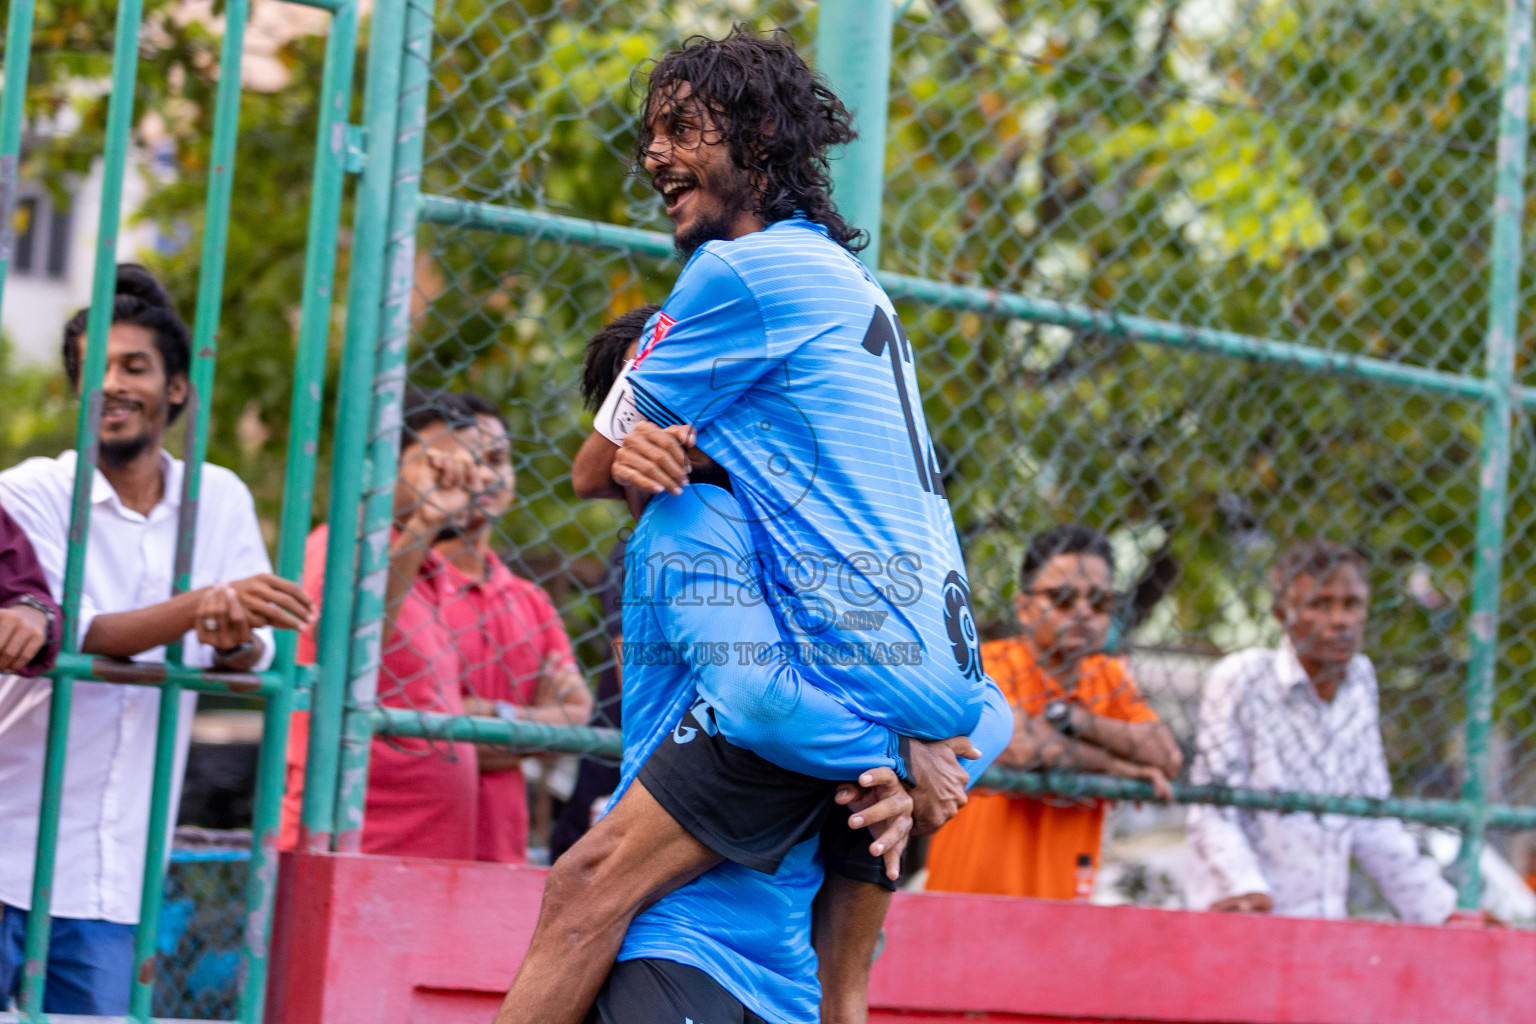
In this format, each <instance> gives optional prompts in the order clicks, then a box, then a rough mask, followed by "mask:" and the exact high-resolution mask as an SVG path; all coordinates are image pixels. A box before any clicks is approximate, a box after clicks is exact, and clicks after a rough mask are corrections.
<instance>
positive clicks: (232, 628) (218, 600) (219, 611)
mask: <svg viewBox="0 0 1536 1024" xmlns="http://www.w3.org/2000/svg"><path fill="white" fill-rule="evenodd" d="M196 614H197V639H198V641H199V642H200V643H205V644H207V645H208V646H209V647H212V648H213V649H214V650H216V651H227V650H229V649H230V648H232V647H239V646H240V645H241V644H244V643H248V642H249V641H250V639H251V630H252V628H253V627H252V625H251V617H250V616H249V615H248V614H246V610H245V605H244V604H242V603H241V601H240V597H239V595H237V594H236V593H235V588H234V587H233V586H231V585H230V584H228V583H215V584H214V585H213V586H211V587H204V588H203V589H202V590H201V591H199V592H198V599H197V613H196Z"/></svg>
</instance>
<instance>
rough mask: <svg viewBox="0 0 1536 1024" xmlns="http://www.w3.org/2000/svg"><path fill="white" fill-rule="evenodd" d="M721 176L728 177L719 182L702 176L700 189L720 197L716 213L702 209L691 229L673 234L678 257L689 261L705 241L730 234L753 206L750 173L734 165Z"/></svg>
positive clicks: (673, 243)
mask: <svg viewBox="0 0 1536 1024" xmlns="http://www.w3.org/2000/svg"><path fill="white" fill-rule="evenodd" d="M721 177H722V178H724V179H726V180H723V181H720V182H719V183H718V184H717V183H716V182H715V181H714V180H712V179H710V178H701V179H700V180H699V184H698V191H700V192H706V191H707V192H708V193H709V194H710V195H712V196H713V197H714V198H715V199H716V200H717V201H718V206H717V209H716V211H715V212H714V213H700V214H699V215H698V216H697V217H696V218H695V219H694V221H693V223H692V224H690V225H689V226H688V230H686V231H679V232H678V233H677V234H675V235H673V236H672V247H673V248H674V249H675V250H677V256H678V259H680V260H683V261H685V262H686V261H687V259H688V258H689V257H690V256H692V255H693V254H694V251H695V250H697V249H698V247H699V246H701V245H703V244H704V243H705V242H713V241H715V240H716V239H720V238H729V237H730V236H731V229H732V227H733V226H734V225H735V223H736V218H737V217H739V216H740V215H741V214H742V212H743V211H745V210H750V209H751V208H752V199H753V196H752V179H751V178H749V177H748V176H747V173H746V172H745V171H743V170H742V169H741V168H739V167H735V166H732V167H731V168H730V170H729V171H728V172H726V173H725V174H723V175H721ZM701 198H702V197H701Z"/></svg>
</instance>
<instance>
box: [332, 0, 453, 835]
mask: <svg viewBox="0 0 1536 1024" xmlns="http://www.w3.org/2000/svg"><path fill="white" fill-rule="evenodd" d="M434 6H435V5H434V3H433V0H409V2H408V3H407V7H408V13H407V19H408V20H407V24H406V38H405V47H404V51H403V54H402V66H401V73H400V95H399V102H398V103H397V109H398V111H399V120H398V123H397V124H396V127H395V134H394V135H393V136H392V141H393V145H394V198H393V199H392V201H391V204H390V214H389V218H390V219H389V248H388V250H387V252H386V254H385V266H386V267H387V268H388V278H387V280H386V283H385V288H386V292H385V296H384V309H383V313H382V317H381V320H380V324H379V328H380V332H379V342H378V345H379V348H378V360H377V363H376V364H375V367H374V384H373V423H372V430H371V440H370V445H369V459H368V465H369V471H368V486H367V495H366V499H365V502H364V505H363V524H362V528H361V535H362V538H363V542H362V544H361V545H360V550H359V556H358V558H359V565H358V587H357V604H356V606H355V609H354V611H353V616H352V637H353V642H352V657H351V661H350V662H349V663H348V665H347V678H348V686H347V712H346V719H345V723H344V727H343V731H342V743H341V767H340V771H339V773H338V776H337V784H338V790H339V791H338V793H337V796H336V826H335V827H336V848H337V849H338V850H358V849H361V847H362V834H363V807H364V804H365V803H366V801H367V796H368V750H369V747H370V746H371V745H372V742H373V728H372V718H371V717H370V712H371V711H372V710H373V706H374V703H375V698H376V696H377V693H378V682H379V664H380V661H381V659H382V658H383V654H384V652H383V645H382V643H381V639H382V636H383V627H384V621H383V620H384V611H385V608H384V595H385V590H386V587H387V585H388V582H389V571H390V569H389V548H390V530H391V527H392V526H393V522H394V495H395V475H396V472H397V470H398V465H399V455H400V426H401V421H400V405H401V401H402V399H403V398H404V393H405V350H406V345H407V344H408V343H409V342H410V339H411V295H412V291H413V289H414V287H415V281H416V275H415V269H416V222H417V207H418V201H419V199H420V196H421V153H422V145H423V142H424V141H425V138H426V131H427V91H428V88H429V86H430V81H431V63H432V27H433V14H434V11H433V8H434ZM381 141H382V140H381Z"/></svg>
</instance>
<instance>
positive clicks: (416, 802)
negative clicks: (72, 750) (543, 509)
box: [282, 392, 592, 863]
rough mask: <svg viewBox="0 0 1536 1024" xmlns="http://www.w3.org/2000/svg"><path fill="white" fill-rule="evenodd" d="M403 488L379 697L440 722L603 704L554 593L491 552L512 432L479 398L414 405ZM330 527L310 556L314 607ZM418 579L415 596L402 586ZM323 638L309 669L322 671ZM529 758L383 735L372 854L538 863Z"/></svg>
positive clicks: (310, 546) (291, 774)
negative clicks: (532, 858) (525, 763)
mask: <svg viewBox="0 0 1536 1024" xmlns="http://www.w3.org/2000/svg"><path fill="white" fill-rule="evenodd" d="M403 412H404V422H405V426H404V430H403V433H402V437H401V446H400V480H399V483H398V484H397V487H396V491H395V522H396V527H397V528H396V532H395V536H394V540H393V542H392V544H391V548H390V578H389V591H388V594H387V597H386V606H387V607H386V616H385V632H384V637H383V640H382V644H383V651H384V654H383V658H382V663H381V667H380V671H379V688H378V697H379V702H380V703H381V704H384V705H386V706H389V707H402V708H409V709H412V710H416V711H430V712H438V713H441V714H454V715H463V714H484V715H499V716H500V717H503V718H508V719H513V720H516V719H523V720H528V721H540V722H550V723H554V724H560V725H564V724H570V723H583V722H585V721H586V720H587V717H588V716H589V715H590V714H591V709H592V697H591V693H590V691H589V690H588V689H587V686H586V683H585V680H584V679H583V678H582V676H581V673H580V672H579V670H578V669H577V668H576V663H575V659H574V658H573V657H572V654H571V644H570V640H569V639H568V638H567V636H566V633H565V628H564V626H563V624H562V623H561V621H560V617H559V614H558V613H557V612H556V611H555V608H554V605H553V604H552V603H551V602H550V600H549V598H548V596H547V595H546V594H545V593H544V592H543V591H542V590H540V589H539V588H538V587H537V586H535V585H534V584H532V583H530V582H528V581H527V580H523V579H519V578H518V577H516V576H514V575H512V573H511V572H510V571H509V570H508V569H507V568H506V566H505V565H503V564H502V562H501V561H500V559H498V558H497V557H496V555H495V553H494V552H492V551H491V549H490V535H491V529H492V527H493V526H494V525H495V523H496V521H497V520H499V519H500V518H501V516H502V515H503V514H504V513H505V512H506V511H507V509H508V507H510V505H511V503H512V484H513V476H512V468H511V459H510V450H509V445H508V441H507V429H506V424H505V423H504V422H502V420H501V417H500V415H499V414H498V413H497V411H496V408H495V406H494V405H492V404H491V403H490V402H488V401H486V400H485V399H484V398H481V397H480V396H478V395H471V394H444V395H436V396H427V395H423V394H420V393H415V392H413V393H411V394H409V395H407V397H406V400H405V407H404V410H403ZM326 541H327V529H326V527H324V526H321V527H319V528H318V529H316V530H315V532H314V533H312V534H311V535H310V538H309V541H308V543H307V545H306V546H305V560H304V589H305V591H306V592H307V593H309V594H310V596H311V598H312V599H313V600H314V601H315V602H316V603H317V604H318V602H319V600H320V594H321V592H322V591H323V589H324V585H325V581H324V575H325V549H326ZM407 583H409V586H407ZM314 657H315V637H314V634H313V631H309V632H306V633H305V634H303V635H302V636H301V637H300V641H299V651H298V660H299V661H300V663H302V664H309V663H311V662H313V660H314ZM308 726H309V720H308V715H307V714H306V713H302V712H301V713H299V714H297V715H295V717H294V721H293V728H292V730H291V731H290V735H289V744H288V787H287V793H286V795H285V798H284V807H283V830H282V847H283V848H284V849H292V848H293V847H294V846H295V845H296V843H297V837H298V818H299V810H300V806H301V804H302V799H303V784H304V778H303V776H304V755H305V752H306V750H307V748H308V739H309V737H308V732H309V729H308ZM522 757H523V755H521V754H518V753H515V752H513V751H510V750H503V749H499V748H496V747H481V748H480V749H479V750H478V751H477V750H476V747H475V745H474V744H472V743H447V742H443V741H434V740H417V739H405V738H395V737H384V736H379V737H375V738H374V741H373V747H372V750H371V752H370V754H369V768H368V796H367V804H366V806H365V809H364V815H363V835H362V850H363V852H364V853H379V854H394V855H396V856H412V857H437V858H448V859H454V860H472V859H478V860H490V861H501V862H504V863H521V862H523V861H524V860H526V858H527V844H528V797H527V783H526V780H525V779H524V777H523V772H522V768H521V764H522Z"/></svg>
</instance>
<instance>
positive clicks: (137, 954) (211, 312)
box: [128, 0, 250, 1018]
mask: <svg viewBox="0 0 1536 1024" xmlns="http://www.w3.org/2000/svg"><path fill="white" fill-rule="evenodd" d="M249 15H250V0H227V3H226V4H225V6H224V39H223V41H222V44H221V46H220V50H219V84H218V89H217V92H216V93H215V97H214V117H213V140H212V143H211V145H210V151H209V161H208V163H209V166H208V193H207V197H206V198H205V200H204V211H205V213H204V217H203V250H202V254H201V260H200V264H199V267H198V282H197V307H196V315H195V319H194V321H193V334H192V367H191V373H190V374H189V382H190V388H189V391H188V400H187V409H186V412H187V414H188V415H189V417H190V419H189V421H188V423H187V427H186V431H187V435H186V453H185V457H184V462H185V466H184V469H183V473H182V490H181V505H180V507H179V508H178V509H177V522H176V556H175V564H174V568H173V570H172V576H173V579H172V584H171V592H172V594H184V593H186V592H187V591H188V590H190V589H191V587H192V559H193V553H194V550H195V546H196V543H197V509H198V502H199V500H200V498H201V496H202V484H203V460H204V459H205V458H206V457H207V455H208V419H209V413H210V412H211V410H212V408H213V401H212V396H213V374H214V366H215V363H216V361H217V358H218V337H219V310H220V307H221V306H222V304H223V299H224V265H225V257H226V255H227V252H228V249H229V214H230V198H231V196H232V194H233V187H234V173H235V152H236V144H237V142H238V141H239V135H240V62H241V55H242V51H243V50H244V48H245V26H246V21H247V19H248V17H249ZM184 657H185V652H184V651H183V649H182V641H181V640H177V641H176V642H174V643H172V644H171V645H169V647H167V648H166V652H165V660H166V662H167V663H168V664H169V665H171V666H180V665H183V664H184V663H185V662H184ZM181 693H182V687H181V684H180V683H178V682H176V681H175V680H174V679H167V681H166V683H165V684H164V685H163V686H162V687H161V690H160V698H159V699H160V706H159V710H158V714H157V717H156V727H155V762H154V764H155V767H154V775H153V776H152V778H153V782H152V783H151V786H150V799H149V829H148V842H147V844H146V847H145V853H144V886H143V891H142V893H141V894H140V897H139V923H138V927H137V928H136V929H135V931H134V936H133V962H134V972H133V981H132V985H131V987H130V988H129V993H128V1015H129V1016H130V1017H135V1018H137V1017H147V1016H149V1013H150V1009H151V1006H152V1004H153V1001H154V994H155V956H156V954H157V952H158V950H157V944H158V940H159V934H160V907H161V903H162V902H163V899H164V896H165V869H166V863H167V860H166V858H167V856H168V855H169V852H170V851H169V849H168V846H169V843H170V823H171V815H172V813H173V811H174V809H173V808H172V807H171V795H172V793H173V791H174V790H175V784H176V779H175V772H176V741H177V736H178V733H179V732H180V724H181V703H182V702H181Z"/></svg>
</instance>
